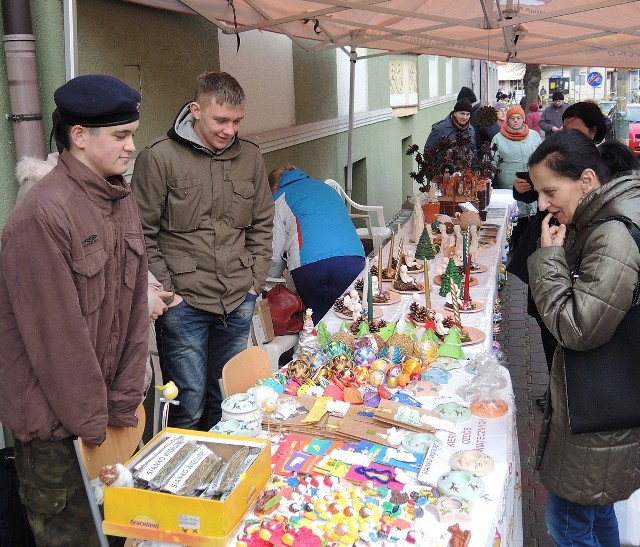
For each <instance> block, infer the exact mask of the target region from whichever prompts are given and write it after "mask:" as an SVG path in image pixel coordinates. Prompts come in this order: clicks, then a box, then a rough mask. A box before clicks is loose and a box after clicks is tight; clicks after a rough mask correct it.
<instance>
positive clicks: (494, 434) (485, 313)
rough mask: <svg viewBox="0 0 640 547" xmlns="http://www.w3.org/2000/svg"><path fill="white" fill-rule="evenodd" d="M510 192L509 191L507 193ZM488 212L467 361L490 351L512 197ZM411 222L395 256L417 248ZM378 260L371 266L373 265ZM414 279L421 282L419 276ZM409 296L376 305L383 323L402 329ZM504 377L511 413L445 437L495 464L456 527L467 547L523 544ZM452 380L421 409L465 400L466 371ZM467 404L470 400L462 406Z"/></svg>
mask: <svg viewBox="0 0 640 547" xmlns="http://www.w3.org/2000/svg"><path fill="white" fill-rule="evenodd" d="M509 194H510V193H509ZM495 198H496V200H495V201H494V200H493V195H492V203H491V205H490V207H489V208H488V212H487V220H486V223H488V224H498V225H499V226H500V230H499V232H498V235H497V243H496V245H494V246H492V247H488V248H485V249H482V251H481V253H480V256H479V257H478V259H477V260H475V259H474V262H476V261H477V262H479V263H480V264H484V265H486V266H487V271H486V272H483V273H479V274H475V273H474V274H473V276H474V277H476V278H477V279H478V285H476V286H473V287H470V296H471V299H472V300H475V301H478V302H482V303H484V304H485V307H484V309H482V310H481V311H478V312H475V313H465V314H463V315H462V323H463V325H464V326H468V327H476V328H478V329H480V330H482V331H483V332H484V333H485V334H486V338H485V340H484V341H483V342H481V343H477V344H473V345H468V346H463V349H464V352H465V356H466V357H467V358H471V357H473V356H474V355H476V354H477V353H478V352H480V351H483V350H485V351H490V350H491V349H492V345H493V328H492V327H493V311H494V301H495V297H496V291H497V279H498V275H499V267H500V264H501V263H502V258H503V256H504V255H505V236H506V233H505V231H506V223H507V220H508V217H509V214H510V211H511V207H512V203H513V199H512V198H511V200H509V199H508V198H509V196H507V195H506V194H504V195H502V193H495ZM410 229H411V222H407V223H406V224H405V225H404V226H403V227H401V228H400V233H399V234H396V237H395V249H394V252H395V253H396V254H397V252H398V246H399V243H400V237H402V238H403V242H404V249H405V250H413V249H415V242H414V243H411V242H410V241H409V234H410ZM388 253H389V244H387V245H386V246H385V248H384V249H383V265H384V266H385V267H386V265H387V260H388V256H389V254H388ZM440 257H441V255H438V256H437V257H436V259H434V260H432V261H430V272H429V274H430V275H429V277H430V279H431V280H433V278H434V276H435V275H437V272H435V271H434V268H433V267H431V264H433V263H435V262H438V261H440V260H441V258H440ZM377 263H378V262H377V258H376V259H374V260H373V261H372V262H371V263H370V265H373V264H377ZM416 278H417V279H418V280H420V281H421V280H422V279H423V278H421V277H420V276H419V275H418V276H416ZM438 290H439V287H438V286H437V285H433V288H432V290H431V304H432V308H434V309H444V303H445V299H444V298H443V297H441V296H439V295H438ZM411 302H412V297H411V296H409V295H401V300H400V302H399V303H397V304H394V305H390V306H380V307H381V308H382V309H383V310H384V315H383V319H385V320H386V321H387V322H391V321H394V322H397V326H398V330H399V331H402V330H403V328H404V326H405V324H406V320H405V317H406V315H407V313H408V312H409V306H410V305H411ZM420 304H421V305H424V295H421V300H420ZM323 321H324V322H325V324H326V325H327V328H328V330H329V332H336V331H337V330H338V329H339V327H340V324H341V323H342V321H343V320H342V319H340V318H338V317H337V316H336V315H335V314H334V313H333V311H329V312H328V313H327V315H326V316H325V317H324V318H323ZM502 370H503V375H504V376H505V378H507V380H508V385H507V386H506V387H505V388H504V389H503V390H502V391H501V396H502V398H503V399H504V400H505V401H507V402H508V403H509V411H508V413H507V414H506V415H504V416H502V417H500V418H491V419H485V418H478V417H477V416H472V417H471V419H470V420H468V421H467V422H464V423H463V424H461V426H460V429H459V431H458V433H457V434H456V435H450V436H449V437H448V438H446V442H445V443H446V446H447V449H448V450H451V452H456V451H458V450H468V449H475V448H477V449H480V450H483V451H486V452H488V453H489V454H490V455H491V456H492V457H493V458H494V461H495V462H496V466H495V470H494V471H493V473H492V474H490V475H488V476H487V477H485V478H484V480H485V485H486V491H487V494H486V496H485V497H486V499H481V500H476V501H474V502H473V503H472V510H471V518H470V519H469V521H468V522H461V523H460V527H461V528H462V529H463V530H464V529H468V530H471V543H470V547H483V546H486V547H491V546H493V545H495V541H496V539H497V538H498V537H500V538H501V541H502V545H509V546H519V545H523V534H522V491H521V485H520V451H519V447H518V435H517V430H516V415H515V399H514V395H513V388H512V386H511V379H510V376H509V372H508V371H507V369H502ZM453 373H454V374H453V376H452V378H451V380H450V382H449V383H448V384H446V385H444V387H443V389H442V391H441V393H440V395H439V397H437V398H429V399H431V400H430V401H426V402H425V399H424V398H423V399H421V402H423V405H424V406H425V408H429V409H431V408H433V407H434V406H435V405H436V404H440V403H443V402H447V401H457V402H460V403H465V401H464V400H463V399H462V398H461V397H460V396H459V395H457V394H456V389H457V388H458V387H460V386H462V385H466V383H468V382H469V381H470V380H471V378H472V376H471V375H470V374H469V373H467V372H465V371H464V369H460V370H456V371H453ZM466 404H467V405H468V402H467V403H466Z"/></svg>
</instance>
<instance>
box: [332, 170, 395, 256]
mask: <svg viewBox="0 0 640 547" xmlns="http://www.w3.org/2000/svg"><path fill="white" fill-rule="evenodd" d="M324 183H325V184H326V185H328V186H331V188H333V189H334V190H335V191H336V192H338V194H340V197H341V198H342V199H343V201H345V202H346V203H347V204H348V206H349V207H348V209H349V211H351V209H352V208H353V209H358V210H359V211H365V214H358V213H351V212H350V213H349V216H350V217H351V219H352V220H355V219H363V220H364V222H365V225H366V227H365V228H356V232H357V233H358V237H359V238H360V239H371V240H372V242H373V250H374V252H377V250H378V249H379V248H380V247H381V246H382V244H383V243H385V242H386V241H387V240H388V239H389V238H390V237H391V228H389V227H387V226H386V224H385V222H384V213H383V211H382V205H361V204H359V203H356V202H355V201H353V200H352V199H351V198H350V197H349V196H348V195H347V193H346V192H345V191H344V190H343V188H342V186H340V185H339V184H338V182H337V181H335V180H333V179H327V180H325V181H324ZM372 220H373V224H372Z"/></svg>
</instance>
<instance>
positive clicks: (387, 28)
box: [128, 0, 640, 68]
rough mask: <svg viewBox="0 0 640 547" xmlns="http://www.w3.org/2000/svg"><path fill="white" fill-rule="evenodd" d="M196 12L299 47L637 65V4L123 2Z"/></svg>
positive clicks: (522, 0)
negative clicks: (283, 36)
mask: <svg viewBox="0 0 640 547" xmlns="http://www.w3.org/2000/svg"><path fill="white" fill-rule="evenodd" d="M128 1H133V2H135V3H139V4H145V5H148V6H153V7H159V8H164V9H170V10H175V11H180V12H185V13H193V12H195V13H198V14H200V15H202V16H204V17H206V18H207V19H208V20H210V21H211V22H212V23H213V24H215V25H216V26H218V27H219V28H220V29H221V30H222V31H223V32H225V33H230V34H232V33H238V34H240V33H242V32H245V31H248V30H255V29H264V30H270V31H274V32H281V33H283V34H286V35H287V36H289V37H290V38H291V39H292V40H294V41H296V42H297V43H300V41H299V40H300V39H310V40H314V41H316V42H317V43H316V44H314V45H312V46H311V47H309V46H308V45H306V47H305V49H306V50H309V51H319V50H323V49H328V48H336V47H344V48H351V47H363V48H369V49H378V50H382V51H385V52H387V51H392V52H396V53H415V54H430V55H444V56H448V57H462V58H468V59H480V60H490V61H511V62H518V63H539V64H552V65H566V66H606V67H611V68H638V67H640V27H639V25H638V23H640V15H639V14H640V11H638V9H639V8H640V0H493V1H491V0H462V1H461V0H457V1H451V0H314V1H306V0H182V1H180V0H128Z"/></svg>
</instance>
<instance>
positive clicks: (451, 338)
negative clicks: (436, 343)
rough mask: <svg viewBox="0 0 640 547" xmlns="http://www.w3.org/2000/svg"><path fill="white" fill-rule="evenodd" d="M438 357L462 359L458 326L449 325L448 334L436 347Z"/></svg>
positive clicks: (462, 353)
mask: <svg viewBox="0 0 640 547" xmlns="http://www.w3.org/2000/svg"><path fill="white" fill-rule="evenodd" d="M438 354H439V355H440V357H453V358H454V359H464V351H462V340H461V339H460V331H458V327H451V328H450V329H449V334H447V335H446V336H445V337H444V340H443V343H442V345H441V346H440V347H439V348H438Z"/></svg>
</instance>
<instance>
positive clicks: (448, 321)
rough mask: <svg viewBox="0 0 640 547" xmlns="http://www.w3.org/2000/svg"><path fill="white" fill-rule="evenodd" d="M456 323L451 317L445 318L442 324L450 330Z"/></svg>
mask: <svg viewBox="0 0 640 547" xmlns="http://www.w3.org/2000/svg"><path fill="white" fill-rule="evenodd" d="M454 323H455V321H454V320H453V317H451V316H450V315H448V316H446V317H445V318H444V321H442V324H443V325H444V326H445V327H447V328H448V329H450V328H451V327H453V324H454Z"/></svg>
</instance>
